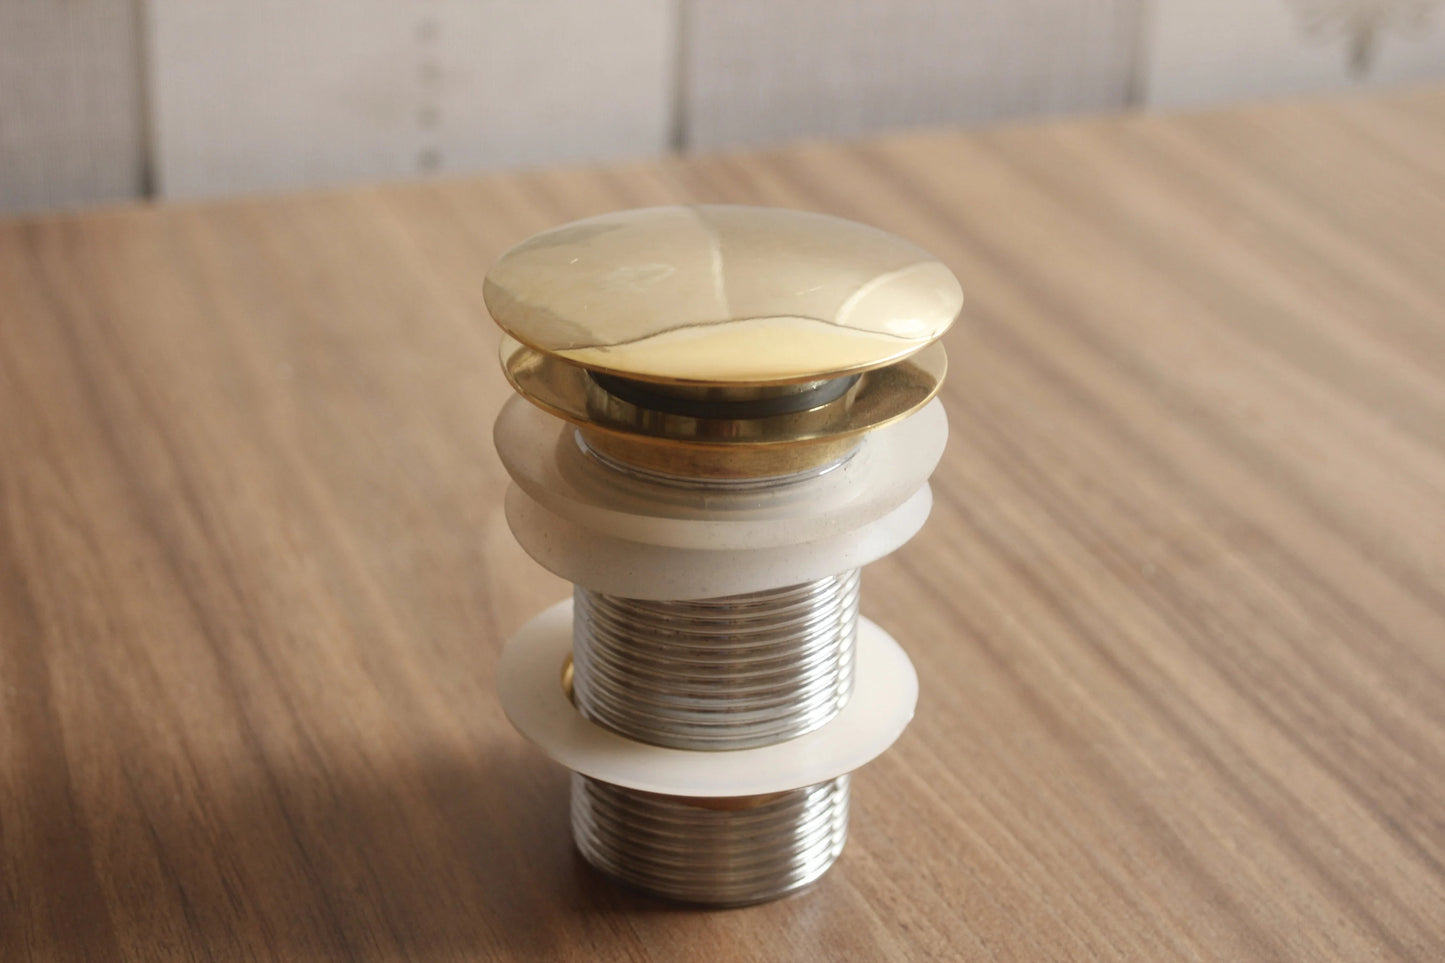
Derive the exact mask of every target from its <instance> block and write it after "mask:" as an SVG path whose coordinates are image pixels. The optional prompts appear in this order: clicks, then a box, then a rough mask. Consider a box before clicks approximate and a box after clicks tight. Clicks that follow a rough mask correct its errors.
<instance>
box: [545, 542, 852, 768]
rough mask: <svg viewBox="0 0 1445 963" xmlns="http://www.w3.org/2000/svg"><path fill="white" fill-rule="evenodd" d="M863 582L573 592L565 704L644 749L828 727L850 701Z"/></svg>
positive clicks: (767, 741) (765, 740)
mask: <svg viewBox="0 0 1445 963" xmlns="http://www.w3.org/2000/svg"><path fill="white" fill-rule="evenodd" d="M858 583H859V572H858V570H857V569H851V570H849V571H847V572H844V573H842V574H840V575H833V576H829V577H827V578H822V579H818V580H816V581H812V582H805V583H802V584H800V585H790V586H787V587H785V588H779V589H769V590H765V591H760V592H749V593H746V594H743V595H730V596H723V597H721V598H713V599H698V600H690V601H663V602H655V601H646V600H642V599H630V598H622V597H618V596H612V595H606V594H603V593H601V592H593V591H590V590H588V589H584V588H581V587H580V586H579V587H577V588H575V589H574V608H573V613H574V615H573V628H572V671H573V675H572V696H573V701H574V702H575V703H576V705H577V709H578V711H580V712H581V713H582V715H583V716H585V717H586V718H588V719H590V720H591V721H593V722H595V723H597V724H598V725H602V726H606V727H607V728H609V729H612V730H614V731H616V732H619V733H621V734H622V735H624V736H627V737H629V738H632V739H636V740H638V741H640V742H647V743H651V744H652V745H657V746H669V747H672V748H676V749H704V750H726V749H748V748H753V747H756V746H766V745H772V744H773V743H777V742H782V741H784V740H787V739H792V738H794V737H796V736H800V735H802V734H804V733H806V732H811V731H812V730H814V729H817V728H818V727H820V726H822V725H824V724H825V723H827V722H828V721H829V720H830V719H832V718H833V717H834V716H835V715H837V713H838V711H839V710H840V709H842V708H843V705H844V704H845V703H846V702H847V701H848V697H849V696H850V695H851V694H852V691H853V650H854V640H855V637H856V634H857V626H858Z"/></svg>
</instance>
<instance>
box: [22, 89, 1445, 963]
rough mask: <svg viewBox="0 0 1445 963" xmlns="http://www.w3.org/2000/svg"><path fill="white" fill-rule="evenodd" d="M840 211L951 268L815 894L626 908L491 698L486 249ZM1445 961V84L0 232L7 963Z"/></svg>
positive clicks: (551, 773) (868, 605)
mask: <svg viewBox="0 0 1445 963" xmlns="http://www.w3.org/2000/svg"><path fill="white" fill-rule="evenodd" d="M700 200H706V201H725V202H747V203H761V204H777V205H788V206H795V207H801V208H811V209H817V210H823V211H828V212H832V213H836V214H840V215H844V216H847V217H852V218H857V219H860V220H863V221H867V222H871V223H873V224H877V225H879V226H881V227H884V228H887V229H890V230H892V231H895V232H898V233H900V234H903V235H904V236H906V237H909V238H911V239H913V240H915V241H917V242H918V243H919V244H921V245H923V246H925V247H927V248H929V249H931V250H933V251H934V252H936V253H937V254H938V255H939V256H941V257H942V258H943V259H944V260H945V261H946V262H948V263H949V264H950V265H951V266H952V267H953V268H954V270H955V271H956V272H957V274H958V275H959V277H960V278H961V279H962V281H963V285H964V289H965V291H966V292H968V295H969V301H968V305H967V308H966V317H965V321H964V322H963V323H962V324H960V325H959V326H957V327H956V328H955V330H954V331H953V332H952V333H951V334H950V335H949V337H948V342H947V343H948V350H949V354H950V358H951V368H952V370H951V372H950V377H949V382H948V385H947V388H946V390H945V401H946V404H947V407H948V411H949V415H950V418H951V424H952V439H951V442H950V447H949V450H948V454H947V456H946V457H945V459H944V461H943V464H942V465H941V467H940V468H939V470H938V473H937V475H936V476H935V478H934V486H935V487H934V491H935V494H936V497H937V503H936V505H935V508H934V514H933V518H932V520H931V521H930V523H929V525H928V526H927V527H926V529H925V530H924V532H923V533H922V534H921V535H920V536H919V537H918V538H917V539H916V540H915V541H914V542H913V543H911V544H910V545H909V546H907V547H906V548H905V549H903V550H902V551H900V552H899V553H898V554H896V555H895V556H893V557H890V558H888V559H886V560H884V561H882V562H879V563H877V564H875V565H873V566H871V567H870V568H869V569H868V571H867V574H866V576H865V584H864V604H863V609H864V611H865V612H866V613H867V614H869V615H870V616H872V617H873V618H874V619H876V620H877V621H879V622H881V623H882V624H883V625H884V626H885V627H887V628H889V629H890V630H891V631H893V632H894V633H895V634H896V635H897V636H898V637H899V639H900V640H901V641H903V643H904V644H905V646H906V647H907V648H908V649H909V651H910V652H911V654H912V656H913V658H914V660H915V662H916V663H917V665H918V668H919V672H920V675H921V677H922V694H921V698H920V702H919V709H918V715H917V718H916V719H915V720H914V723H913V726H912V727H911V728H910V729H909V731H908V732H907V733H906V734H905V735H904V737H903V738H902V739H901V740H900V742H899V743H898V744H897V745H896V746H895V747H894V748H893V750H891V751H890V752H889V753H888V754H886V755H885V756H883V757H882V758H881V759H880V760H878V761H877V762H875V763H874V764H873V765H871V766H870V767H868V768H867V769H865V770H863V771H862V773H861V774H860V775H859V776H858V777H857V778H856V779H855V781H854V815H853V822H852V834H851V840H850V842H849V844H848V848H847V850H846V852H845V853H844V855H843V857H842V859H841V860H840V861H839V862H838V864H837V865H836V866H835V867H834V868H833V870H832V871H831V872H830V873H829V874H828V876H826V877H825V878H824V880H823V881H822V882H821V883H820V884H818V885H817V886H816V887H815V888H814V889H813V890H811V891H810V892H808V893H807V894H806V895H802V896H799V897H795V898H792V899H788V900H785V901H783V902H779V903H775V904H771V905H766V906H761V907H756V908H752V909H745V910H737V911H729V912H700V911H695V910H689V909H680V908H677V907H672V906H669V905H666V904H662V903H658V902H654V901H652V900H649V899H646V898H643V897H641V896H636V895H633V894H631V893H629V892H625V891H623V890H620V889H617V888H614V887H613V886H611V885H609V884H608V883H606V882H605V881H603V880H601V879H600V878H598V877H597V876H596V875H594V874H593V873H592V872H591V871H590V870H589V869H588V867H587V866H586V865H585V864H584V863H583V862H582V861H581V859H580V858H579V857H578V856H576V855H575V854H574V853H573V851H572V848H571V843H570V841H569V834H568V827H567V813H566V774H565V772H563V771H562V770H561V769H559V768H557V767H556V766H554V765H552V764H551V763H549V762H547V761H546V760H545V759H544V758H543V757H542V756H541V755H540V754H539V753H538V752H537V751H535V750H534V749H532V748H531V747H530V746H528V745H527V744H526V743H524V742H523V741H522V740H521V739H520V738H519V737H518V736H517V735H515V734H514V733H513V731H512V730H511V728H510V727H509V726H508V724H507V723H506V721H505V719H504V718H503V715H502V712H501V709H500V708H499V706H498V703H497V699H496V697H495V695H494V693H493V681H494V675H495V668H496V664H497V657H498V651H499V648H500V646H501V644H502V642H503V640H504V639H505V638H506V637H507V636H508V634H509V633H511V632H512V631H514V630H515V629H517V628H518V627H519V626H520V625H521V624H522V623H523V622H524V621H525V620H526V619H527V618H528V617H530V616H531V615H532V614H534V613H535V612H537V611H538V610H539V609H540V608H541V607H542V606H544V605H545V604H547V603H549V602H551V601H553V600H555V599H557V598H559V597H561V596H562V595H563V594H564V592H565V591H566V586H565V585H564V584H563V583H561V582H560V581H558V580H556V579H555V578H553V577H552V576H550V575H548V574H546V573H544V572H543V571H542V570H541V569H540V568H538V566H536V565H535V564H533V563H532V562H531V561H530V560H529V559H527V558H526V557H525V556H524V555H523V554H522V552H521V551H520V550H519V549H518V548H517V546H516V545H515V544H514V543H513V541H512V538H511V536H510V534H509V532H508V530H507V526H506V523H505V521H504V519H503V516H502V505H501V493H502V490H503V485H504V482H505V476H504V474H503V471H502V468H501V466H500V464H499V463H498V461H497V459H496V457H495V455H494V453H493V451H492V448H491V441H490V429H491V422H492V419H493V418H494V416H495V415H496V413H497V410H498V407H499V406H500V404H501V403H502V401H503V399H504V398H505V397H506V396H507V394H508V389H507V387H506V385H505V384H504V382H503V380H502V378H501V376H500V373H499V371H498V369H497V364H496V359H495V347H496V342H497V333H496V331H495V330H494V329H493V326H492V325H491V324H490V322H489V321H488V320H487V318H486V316H485V314H484V312H483V306H482V299H481V289H482V276H483V273H484V271H485V269H486V267H487V265H488V264H489V262H490V261H491V259H492V258H493V257H495V256H496V255H497V254H498V253H499V252H501V251H502V250H503V249H504V248H505V247H507V246H508V245H510V244H512V243H514V242H516V241H518V240H520V239H522V238H523V237H525V236H527V235H528V234H531V233H532V232H534V231H537V230H539V229H542V228H545V227H548V226H550V225H554V224H557V223H559V222H561V221H564V220H568V219H571V218H575V217H579V216H583V215H588V214H594V213H598V212H601V211H605V210H609V209H613V208H618V207H624V206H636V205H645V204H655V203H673V202H680V201H700ZM262 958H269V959H287V960H329V959H399V958H411V959H420V960H478V959H497V960H502V959H517V960H558V959H569V960H656V961H667V960H680V959H699V960H732V959H754V960H783V959H819V960H821V959H844V958H846V959H947V960H953V959H957V960H995V959H997V960H1076V959H1077V960H1095V959H1101V960H1103V959H1128V960H1174V959H1181V960H1196V959H1199V960H1206V959H1207V960H1213V959H1217V960H1272V959H1294V960H1310V961H1314V960H1326V959H1338V960H1351V961H1357V960H1376V959H1415V960H1432V961H1438V960H1441V959H1445V91H1442V90H1423V91H1421V90H1416V91H1412V92H1404V93H1395V94H1390V95H1386V96H1383V97H1380V98H1378V99H1354V100H1342V101H1324V102H1318V103H1311V104H1287V105H1277V106H1262V107H1249V108H1242V109H1235V110H1229V111H1226V112H1222V113H1214V114H1207V115H1201V116H1190V117H1133V118H1126V119H1104V120H1084V121H1069V122H1064V123H1059V124H1053V125H1046V126H1037V127H1023V128H1014V129H1001V130H994V131H986V132H975V133H923V134H918V135H908V136H899V137H893V138H887V139H882V140H874V141H869V142H866V143H862V144H853V145H841V146H840V145H829V144H813V145H807V144H805V145H801V146H796V147H791V148H788V149H784V150H778V151H771V152H766V153H756V154H747V155H733V156H727V157H700V158H696V159H690V160H684V161H665V162H659V163H646V164H634V165H626V166H621V167H612V168H608V169H592V168H588V169H577V170H566V171H550V172H542V173H531V174H518V175H507V176H497V177H489V178H484V179H472V180H459V181H449V182H435V183H426V184H421V185H413V186H401V187H379V188H363V189H356V190H346V191H339V192H331V193H316V194H308V195H302V196H296V197H283V198H268V199H259V200H243V201H227V202H220V203H208V204H200V205H186V206H162V207H157V208H143V207H141V208H123V209H116V210H104V211H94V212H90V213H83V214H78V215H73V216H61V217H50V218H41V219H32V220H25V221H12V222H8V223H4V224H0V959H3V960H5V961H7V963H8V961H19V960H27V959H35V960H47V961H49V960H68V959H75V960H106V961H109V960H122V959H125V960H217V961H228V960H239V959H262Z"/></svg>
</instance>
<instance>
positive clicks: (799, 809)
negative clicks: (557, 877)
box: [572, 773, 848, 906]
mask: <svg viewBox="0 0 1445 963" xmlns="http://www.w3.org/2000/svg"><path fill="white" fill-rule="evenodd" d="M572 834H573V837H574V838H575V840H576V842H577V848H578V849H579V850H580V851H581V852H582V855H583V856H584V857H585V858H586V859H587V861H588V862H590V863H592V865H594V866H596V867H597V868H598V869H600V870H602V871H603V872H606V873H608V874H610V875H612V876H614V877H616V878H617V879H619V880H622V881H623V882H626V883H629V884H631V885H633V886H636V887H638V888H639V889H642V890H646V891H647V892H650V893H653V894H655V895H659V896H664V897H667V898H668V899H675V900H681V901H683V902H692V903H707V904H710V905H715V906H739V905H746V904H748V903H759V902H763V901H765V900H770V899H776V898H777V897H779V896H783V895H784V894H786V893H788V892H791V891H792V890H795V889H799V888H801V887H803V886H806V885H807V884H809V883H811V882H813V881H814V880H816V879H817V878H818V877H819V876H821V875H823V873H824V872H825V871H826V870H827V869H828V867H829V866H831V865H832V863H833V861H834V860H835V859H837V858H838V854H839V853H841V852H842V850H843V843H844V841H845V840H846V838H847V834H848V777H847V776H840V777H838V778H837V779H831V780H828V781H827V782H823V783H818V784H816V785H813V786H806V787H804V788H802V789H792V790H788V791H786V792H780V793H774V794H771V795H769V796H764V797H758V798H742V799H715V800H708V799H698V800H689V799H681V798H678V797H675V796H659V795H656V794H654V793H647V792H640V791H638V790H635V789H625V788H623V787H620V786H613V785H610V784H608V783H605V782H600V781H598V780H595V779H590V778H588V777H587V776H582V775H578V774H575V773H574V774H573V776H572Z"/></svg>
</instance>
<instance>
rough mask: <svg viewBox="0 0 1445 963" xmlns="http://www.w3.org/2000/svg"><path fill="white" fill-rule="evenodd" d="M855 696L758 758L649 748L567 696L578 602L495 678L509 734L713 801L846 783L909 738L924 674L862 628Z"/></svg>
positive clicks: (508, 654) (505, 661)
mask: <svg viewBox="0 0 1445 963" xmlns="http://www.w3.org/2000/svg"><path fill="white" fill-rule="evenodd" d="M857 644H858V648H857V653H856V659H857V662H856V664H855V667H854V673H853V677H854V684H853V685H854V688H853V696H852V698H850V699H849V700H848V702H847V704H846V705H845V706H844V707H843V709H842V710H841V711H840V712H839V713H838V714H837V715H836V716H834V717H833V718H832V719H831V720H830V721H829V722H828V723H827V724H826V725H824V726H822V727H821V728H818V729H815V730H813V731H812V732H809V733H806V734H805V735H801V736H798V737H797V738H796V739H790V740H788V741H787V742H780V743H777V744H774V745H771V746H762V747H759V748H757V749H735V750H727V751H722V752H706V751H692V750H687V749H668V748H664V747H662V746H650V745H647V744H646V743H642V742H636V741H634V740H632V739H628V738H626V737H625V736H622V735H619V734H617V733H615V732H613V731H611V730H610V729H604V728H603V727H602V726H599V725H597V724H596V723H593V722H590V721H588V720H587V719H585V718H583V717H582V714H581V713H579V712H578V711H577V709H576V707H574V706H573V705H572V702H571V700H569V699H568V698H567V694H566V693H565V692H564V691H563V690H562V680H561V672H562V667H563V665H564V664H565V661H566V658H567V656H568V654H569V653H570V652H571V651H572V602H571V600H567V601H564V602H559V603H557V604H556V605H554V606H552V607H551V608H549V609H547V610H545V611H544V612H542V613H541V614H540V615H538V616H537V617H536V618H534V619H532V620H531V621H530V622H528V623H527V624H526V625H524V626H523V627H522V629H521V630H520V631H519V632H518V633H517V634H516V635H515V636H513V637H512V640H511V641H510V642H509V643H508V644H507V647H506V649H505V650H504V651H503V653H502V660H501V663H500V665H499V666H498V669H497V689H498V692H499V694H500V696H501V702H502V708H503V710H505V712H506V713H507V718H509V719H510V720H511V721H512V725H514V726H516V727H517V730H518V731H519V732H521V733H522V735H524V736H526V737H527V738H528V739H530V740H531V741H532V742H534V743H536V744H537V746H538V747H539V748H541V750H542V751H543V752H545V753H546V754H547V755H548V756H550V757H552V758H553V759H555V760H556V761H557V762H559V763H561V764H562V765H564V766H566V767H567V768H568V769H571V770H572V771H574V772H580V773H582V774H583V775H585V776H591V777H592V778H594V779H600V780H601V781H603V782H607V783H612V784H613V785H616V786H625V787H627V788H630V789H640V790H642V791H644V792H655V793H664V794H667V795H673V796H692V797H704V798H715V797H719V796H753V795H760V794H763V793H772V792H783V791H785V790H788V789H798V788H800V787H803V786H811V785H813V784H815V783H819V782H823V781H824V780H827V779H833V778H836V777H837V776H841V775H843V774H845V773H849V772H852V771H854V770H855V769H858V768H859V767H861V766H863V765H864V764H866V763H868V762H870V761H872V760H873V759H875V758H876V757H878V756H879V755H881V754H882V753H883V751H884V750H886V749H887V748H888V747H889V746H891V745H892V744H893V743H894V741H895V740H897V738H898V737H899V736H900V735H901V734H902V733H903V730H904V729H905V728H906V727H907V725H908V723H909V720H911V719H912V718H913V710H914V707H915V706H916V705H917V702H918V674H917V673H916V672H915V671H914V669H913V663H912V662H910V661H909V659H908V655H907V654H906V653H905V652H904V651H903V649H902V647H901V646H899V644H898V643H897V642H895V641H894V640H893V637H892V636H890V635H889V634H888V633H887V632H885V631H883V629H881V628H879V627H878V626H877V625H876V624H875V623H873V622H871V621H869V620H868V619H866V618H859V619H858V643H857Z"/></svg>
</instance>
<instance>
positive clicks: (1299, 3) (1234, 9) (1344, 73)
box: [1144, 0, 1445, 107]
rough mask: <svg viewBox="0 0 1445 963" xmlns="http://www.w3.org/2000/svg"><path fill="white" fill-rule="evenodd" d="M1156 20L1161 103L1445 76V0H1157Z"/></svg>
mask: <svg viewBox="0 0 1445 963" xmlns="http://www.w3.org/2000/svg"><path fill="white" fill-rule="evenodd" d="M1150 21H1151V22H1150V27H1149V30H1148V32H1147V36H1148V44H1147V50H1148V57H1147V67H1146V70H1145V77H1146V80H1145V84H1144V90H1145V100H1146V101H1147V103H1149V104H1151V105H1155V106H1160V107H1184V106H1192V105H1196V104H1210V103H1221V102H1226V101H1231V100H1243V99H1248V98H1253V97H1262V96H1273V95H1284V94H1301V93H1323V92H1326V91H1331V90H1339V89H1344V88H1348V87H1352V86H1361V85H1370V84H1390V83H1401V82H1408V81H1416V80H1426V79H1432V78H1445V4H1442V3H1441V2H1440V0H1154V2H1153V12H1152V14H1151V17H1150Z"/></svg>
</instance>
